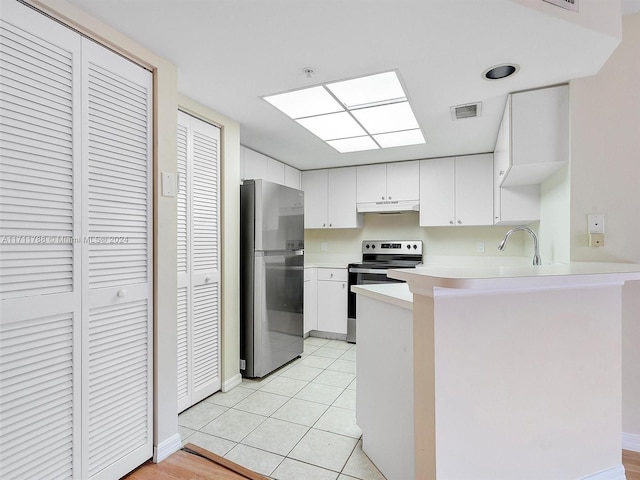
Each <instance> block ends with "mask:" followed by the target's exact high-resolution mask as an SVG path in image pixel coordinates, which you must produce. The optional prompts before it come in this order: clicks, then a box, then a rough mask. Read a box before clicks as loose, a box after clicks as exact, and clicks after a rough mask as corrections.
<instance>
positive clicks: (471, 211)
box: [420, 153, 493, 227]
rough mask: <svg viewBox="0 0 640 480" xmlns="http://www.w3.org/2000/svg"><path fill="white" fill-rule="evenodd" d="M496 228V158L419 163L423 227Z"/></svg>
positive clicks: (460, 158) (459, 158) (435, 159)
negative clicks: (494, 213) (494, 226)
mask: <svg viewBox="0 0 640 480" xmlns="http://www.w3.org/2000/svg"><path fill="white" fill-rule="evenodd" d="M470 225H493V155H492V154H490V153H488V154H481V155H467V156H463V157H447V158H434V159H430V160H422V161H421V162H420V226H423V227H432V226H470Z"/></svg>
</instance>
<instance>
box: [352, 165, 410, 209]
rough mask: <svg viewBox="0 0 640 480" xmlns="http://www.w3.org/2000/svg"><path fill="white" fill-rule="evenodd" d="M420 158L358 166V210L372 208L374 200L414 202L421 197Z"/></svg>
mask: <svg viewBox="0 0 640 480" xmlns="http://www.w3.org/2000/svg"><path fill="white" fill-rule="evenodd" d="M419 172H420V162H419V161H417V160H415V161H410V162H395V163H386V164H376V165H364V166H359V167H357V203H358V209H359V211H367V207H369V209H370V211H375V210H376V207H375V205H376V204H378V205H379V204H383V203H392V202H393V203H402V202H413V203H414V205H415V207H417V204H418V201H419V199H420V174H419Z"/></svg>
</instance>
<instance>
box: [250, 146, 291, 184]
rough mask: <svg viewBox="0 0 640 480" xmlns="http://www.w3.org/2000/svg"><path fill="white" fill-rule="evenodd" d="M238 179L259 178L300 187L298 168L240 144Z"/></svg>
mask: <svg viewBox="0 0 640 480" xmlns="http://www.w3.org/2000/svg"><path fill="white" fill-rule="evenodd" d="M240 179H241V180H245V179H247V180H249V179H261V180H267V181H269V182H273V183H277V184H279V185H285V186H287V187H291V188H297V189H300V184H301V182H300V170H298V169H296V168H293V167H291V166H289V165H286V164H284V163H282V162H280V161H278V160H275V159H273V158H271V157H268V156H266V155H263V154H261V153H259V152H256V151H254V150H251V149H250V148H247V147H243V146H240Z"/></svg>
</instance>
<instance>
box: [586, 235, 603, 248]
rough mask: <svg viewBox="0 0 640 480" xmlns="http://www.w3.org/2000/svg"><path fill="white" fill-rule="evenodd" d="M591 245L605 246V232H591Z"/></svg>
mask: <svg viewBox="0 0 640 480" xmlns="http://www.w3.org/2000/svg"><path fill="white" fill-rule="evenodd" d="M589 246H590V247H604V234H602V233H590V234H589Z"/></svg>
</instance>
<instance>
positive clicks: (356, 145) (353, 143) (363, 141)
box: [327, 135, 378, 153]
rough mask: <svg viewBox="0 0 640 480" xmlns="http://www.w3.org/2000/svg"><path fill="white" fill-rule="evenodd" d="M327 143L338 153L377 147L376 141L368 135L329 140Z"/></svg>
mask: <svg viewBox="0 0 640 480" xmlns="http://www.w3.org/2000/svg"><path fill="white" fill-rule="evenodd" d="M327 143H328V144H329V145H331V146H332V147H333V148H335V149H336V150H337V151H339V152H340V153H348V152H361V151H363V150H375V149H377V148H378V145H377V144H376V142H374V141H373V140H372V139H371V137H369V136H368V135H367V136H366V137H354V138H343V139H341V140H329V141H328V142H327Z"/></svg>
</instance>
